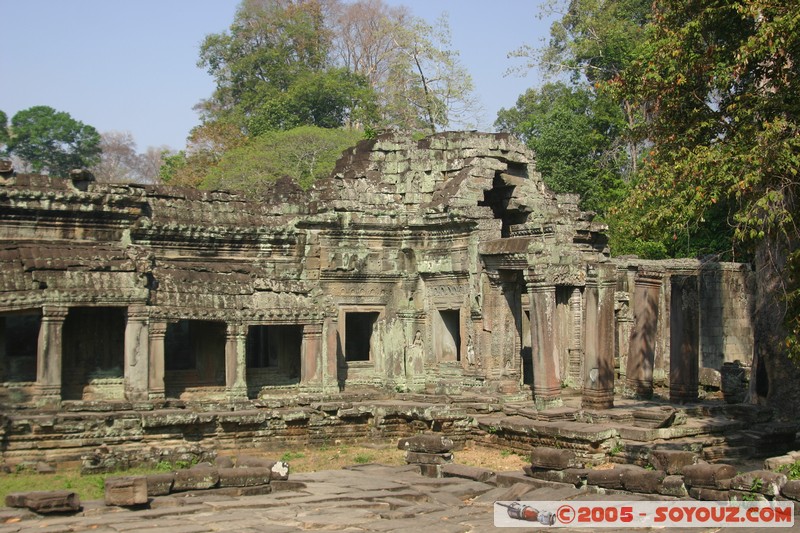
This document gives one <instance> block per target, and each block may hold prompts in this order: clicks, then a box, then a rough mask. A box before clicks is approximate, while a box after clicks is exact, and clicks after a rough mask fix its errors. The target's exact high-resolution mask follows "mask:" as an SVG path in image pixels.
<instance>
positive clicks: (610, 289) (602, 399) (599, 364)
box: [581, 265, 616, 409]
mask: <svg viewBox="0 0 800 533" xmlns="http://www.w3.org/2000/svg"><path fill="white" fill-rule="evenodd" d="M615 271H616V268H615V267H613V266H611V265H589V271H588V273H587V277H586V364H585V371H584V376H583V397H582V401H581V404H582V407H583V408H585V409H611V408H612V407H614V288H615V285H616V279H615V276H614V274H615Z"/></svg>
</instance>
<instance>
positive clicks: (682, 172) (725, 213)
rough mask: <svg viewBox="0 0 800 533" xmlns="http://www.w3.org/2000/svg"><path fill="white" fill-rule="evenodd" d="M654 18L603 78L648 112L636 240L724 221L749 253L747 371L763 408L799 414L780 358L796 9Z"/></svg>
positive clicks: (758, 2)
mask: <svg viewBox="0 0 800 533" xmlns="http://www.w3.org/2000/svg"><path fill="white" fill-rule="evenodd" d="M653 9H654V11H653V16H652V22H651V23H649V24H648V25H647V27H646V34H645V37H646V38H645V39H643V42H642V44H641V46H640V47H639V48H638V50H637V55H636V57H635V59H634V60H633V61H632V62H631V63H630V64H629V65H628V67H627V68H626V69H625V70H624V72H622V74H621V75H620V76H619V77H617V78H613V79H611V80H609V85H610V86H611V87H612V88H614V89H615V90H617V91H619V94H620V95H621V97H622V98H625V99H628V100H631V101H633V102H635V103H636V105H639V106H642V107H646V108H647V109H648V110H649V111H648V113H649V117H648V121H646V122H642V123H641V124H640V126H639V128H640V131H639V134H640V138H642V139H648V140H649V142H651V143H652V149H651V151H650V152H649V153H648V156H647V158H646V160H645V163H644V166H643V170H642V173H641V178H640V183H639V184H638V186H637V187H636V189H635V190H634V192H633V194H632V195H631V197H630V199H629V201H628V202H627V204H626V207H628V206H630V208H631V210H632V211H634V212H639V213H641V214H642V215H643V216H641V217H640V218H639V227H638V228H637V229H636V233H637V234H639V235H645V236H646V235H647V234H648V233H649V234H655V235H656V236H658V235H659V234H662V235H663V233H664V232H665V231H666V232H671V233H672V234H673V235H674V236H675V237H676V238H677V239H679V238H680V236H681V232H682V231H683V230H684V229H685V228H687V227H688V228H705V229H706V231H707V230H708V228H709V222H710V221H716V223H719V220H721V219H724V220H725V223H726V224H728V225H729V226H730V227H731V230H730V231H729V232H728V234H729V235H730V234H731V233H732V234H733V237H734V238H735V239H736V240H735V241H734V242H738V243H739V244H738V247H739V249H740V250H742V251H745V252H750V253H752V254H753V255H752V257H753V259H754V264H755V269H756V280H757V283H756V289H757V290H756V292H757V294H756V306H757V308H756V312H755V317H756V333H757V336H756V359H757V363H756V366H758V364H761V363H763V364H764V365H765V368H766V370H767V375H768V376H769V396H770V398H772V399H773V400H775V401H779V400H780V401H792V402H794V404H793V405H795V406H798V402H797V395H796V394H795V392H796V391H795V390H794V388H793V387H794V383H796V382H797V379H786V377H787V376H793V378H797V377H798V375H797V371H796V369H795V370H792V369H791V368H789V367H788V366H787V365H786V361H787V360H788V359H787V357H786V353H787V352H786V348H789V349H790V350H794V351H795V353H798V352H800V347H799V346H798V344H797V343H798V338H800V322H799V319H798V318H797V314H796V313H795V314H793V313H792V312H791V311H792V307H791V306H792V305H794V306H797V305H798V298H800V291H799V290H798V266H799V265H798V262H799V260H800V258H798V244H799V243H800V236H799V235H798V229H797V225H796V224H797V220H796V219H797V213H798V212H799V211H800V210H798V204H797V202H798V179H797V176H798V172H799V171H800V155H798V154H800V83H798V82H799V81H800V77H799V75H800V63H799V62H800V9H798V7H797V6H796V4H795V3H794V2H788V1H777V2H775V1H767V0H737V1H730V2H717V1H714V0H695V1H692V2H689V3H687V2H684V1H678V0H664V1H662V2H658V3H655V4H654V7H653ZM730 247H731V245H730V244H729V249H730ZM741 257H742V255H741V251H740V252H739V255H738V256H737V258H741ZM787 303H788V305H789V306H790V307H789V308H788V311H789V312H787ZM794 311H795V312H796V311H797V307H795V308H794ZM782 319H783V320H782ZM781 324H785V325H786V326H788V336H787V329H783V328H782V327H781ZM759 360H760V362H758V361H759ZM755 374H756V372H754V375H755ZM754 382H755V380H754Z"/></svg>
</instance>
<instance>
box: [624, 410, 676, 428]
mask: <svg viewBox="0 0 800 533" xmlns="http://www.w3.org/2000/svg"><path fill="white" fill-rule="evenodd" d="M675 412H676V411H675V408H674V407H669V406H667V405H662V406H658V407H644V408H641V409H636V410H635V411H633V425H634V426H637V427H645V428H666V427H669V426H671V425H672V422H673V421H674V420H675Z"/></svg>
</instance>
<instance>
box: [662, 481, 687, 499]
mask: <svg viewBox="0 0 800 533" xmlns="http://www.w3.org/2000/svg"><path fill="white" fill-rule="evenodd" d="M658 493H659V494H661V495H664V496H674V497H676V498H685V497H686V496H687V495H688V494H689V493H688V492H687V490H686V485H685V484H684V483H683V476H666V477H665V478H664V479H663V480H662V481H661V486H660V487H659V488H658Z"/></svg>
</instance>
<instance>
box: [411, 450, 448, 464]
mask: <svg viewBox="0 0 800 533" xmlns="http://www.w3.org/2000/svg"><path fill="white" fill-rule="evenodd" d="M452 462H453V454H452V453H422V452H410V451H409V452H406V463H409V464H422V465H443V464H446V463H452Z"/></svg>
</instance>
